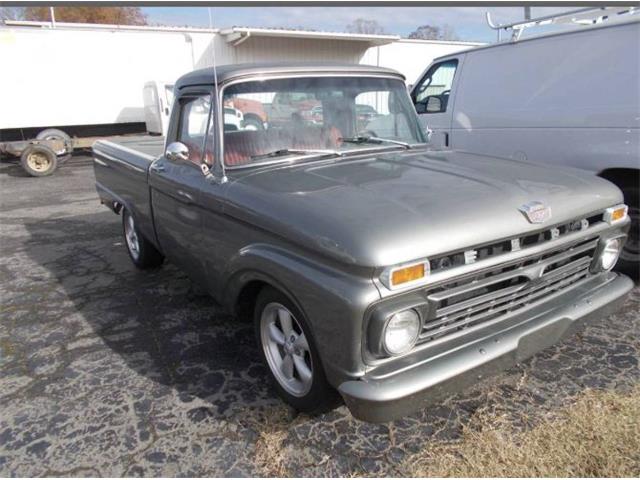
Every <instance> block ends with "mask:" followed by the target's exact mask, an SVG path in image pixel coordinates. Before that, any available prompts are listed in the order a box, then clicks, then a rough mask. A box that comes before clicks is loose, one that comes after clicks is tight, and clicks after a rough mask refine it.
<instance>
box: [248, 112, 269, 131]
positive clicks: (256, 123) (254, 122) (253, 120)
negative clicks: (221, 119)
mask: <svg viewBox="0 0 640 480" xmlns="http://www.w3.org/2000/svg"><path fill="white" fill-rule="evenodd" d="M247 127H252V128H247ZM244 129H245V130H264V124H263V123H262V121H261V120H260V119H259V118H258V117H255V116H253V115H249V116H245V117H244Z"/></svg>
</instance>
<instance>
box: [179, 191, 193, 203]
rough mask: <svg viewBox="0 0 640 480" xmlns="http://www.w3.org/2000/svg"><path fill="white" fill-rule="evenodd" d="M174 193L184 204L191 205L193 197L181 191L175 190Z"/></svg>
mask: <svg viewBox="0 0 640 480" xmlns="http://www.w3.org/2000/svg"><path fill="white" fill-rule="evenodd" d="M176 193H177V194H178V196H179V197H180V198H181V199H182V200H183V201H184V202H186V203H193V201H194V198H193V195H191V194H190V193H187V192H185V191H183V190H177V191H176Z"/></svg>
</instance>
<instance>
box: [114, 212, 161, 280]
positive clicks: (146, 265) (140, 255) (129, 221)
mask: <svg viewBox="0 0 640 480" xmlns="http://www.w3.org/2000/svg"><path fill="white" fill-rule="evenodd" d="M131 229H132V230H131ZM130 232H133V234H134V235H130ZM122 234H123V235H124V244H125V245H126V247H127V252H128V253H129V258H131V261H132V262H133V264H134V265H135V266H136V267H138V268H139V269H141V270H147V269H151V268H158V267H159V266H160V265H162V262H163V261H164V255H162V253H160V252H159V251H158V249H157V248H156V247H155V246H154V245H153V244H152V243H151V242H150V241H149V240H147V239H146V238H145V237H144V235H142V234H141V233H140V231H139V230H138V227H137V226H136V224H135V221H134V218H133V216H132V215H131V214H130V213H129V211H128V210H127V209H124V208H123V209H122ZM134 239H135V240H134ZM132 242H135V244H136V245H137V247H136V248H134V247H133V245H132Z"/></svg>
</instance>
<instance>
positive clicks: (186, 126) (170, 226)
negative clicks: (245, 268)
mask: <svg viewBox="0 0 640 480" xmlns="http://www.w3.org/2000/svg"><path fill="white" fill-rule="evenodd" d="M210 108H211V95H210V92H203V91H198V90H191V91H188V92H186V93H183V94H181V96H180V97H179V98H178V99H176V102H175V105H174V112H173V115H172V123H171V127H170V130H169V134H168V136H167V145H169V144H172V143H173V142H180V143H182V144H184V146H186V147H187V149H188V156H187V158H183V159H179V158H172V157H171V156H170V155H167V153H166V152H165V155H163V156H162V157H160V158H159V159H158V160H156V161H155V162H154V163H152V164H151V167H150V168H149V185H150V187H151V204H152V211H153V219H154V224H155V229H156V234H157V238H158V242H159V244H160V246H161V248H162V251H163V252H164V253H165V255H166V256H167V257H169V259H171V260H172V261H173V262H174V263H176V264H178V265H180V266H181V267H182V268H183V269H184V270H185V271H186V272H188V273H189V274H190V276H192V277H193V278H194V279H196V280H200V279H203V278H205V275H204V266H203V264H202V261H201V258H200V255H199V244H200V243H201V241H202V212H201V209H200V208H199V206H198V201H199V192H200V190H201V189H202V184H203V183H204V182H206V180H205V178H204V176H203V174H202V171H201V170H200V164H201V162H202V155H203V153H202V152H203V147H204V139H205V133H206V127H207V120H208V116H209V112H210ZM174 125H175V127H174Z"/></svg>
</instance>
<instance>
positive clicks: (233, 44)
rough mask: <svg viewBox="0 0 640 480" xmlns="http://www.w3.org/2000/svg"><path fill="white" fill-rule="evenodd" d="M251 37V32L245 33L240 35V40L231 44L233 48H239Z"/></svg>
mask: <svg viewBox="0 0 640 480" xmlns="http://www.w3.org/2000/svg"><path fill="white" fill-rule="evenodd" d="M250 36H251V32H243V33H241V34H240V38H239V39H238V40H236V41H235V42H233V43H232V44H231V46H232V47H237V46H238V45H240V44H241V43H244V42H246V41H247V40H248V39H249V37H250Z"/></svg>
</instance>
